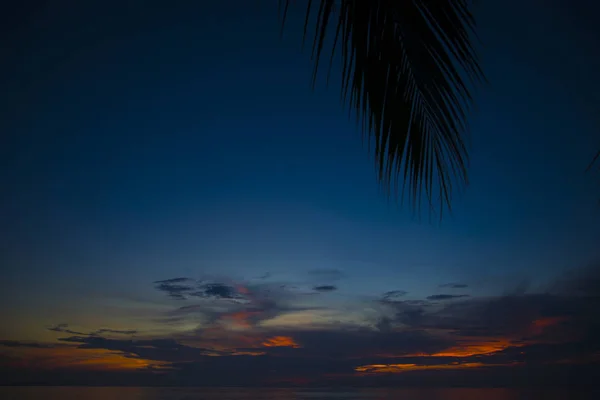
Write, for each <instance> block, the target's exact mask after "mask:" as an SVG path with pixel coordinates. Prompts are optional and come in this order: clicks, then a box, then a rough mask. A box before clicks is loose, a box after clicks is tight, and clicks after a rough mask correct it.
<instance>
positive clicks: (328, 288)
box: [313, 285, 337, 292]
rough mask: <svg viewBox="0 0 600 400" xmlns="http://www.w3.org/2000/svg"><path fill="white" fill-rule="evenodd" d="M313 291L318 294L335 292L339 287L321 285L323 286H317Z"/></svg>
mask: <svg viewBox="0 0 600 400" xmlns="http://www.w3.org/2000/svg"><path fill="white" fill-rule="evenodd" d="M313 290H315V291H317V292H333V291H334V290H337V286H333V285H321V286H315V287H314V288H313Z"/></svg>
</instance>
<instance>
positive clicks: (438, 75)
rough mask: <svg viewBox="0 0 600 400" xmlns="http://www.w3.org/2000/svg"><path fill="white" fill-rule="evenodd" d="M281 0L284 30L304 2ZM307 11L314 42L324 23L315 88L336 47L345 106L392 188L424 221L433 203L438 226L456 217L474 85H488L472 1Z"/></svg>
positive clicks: (387, 1)
mask: <svg viewBox="0 0 600 400" xmlns="http://www.w3.org/2000/svg"><path fill="white" fill-rule="evenodd" d="M279 1H280V3H279V4H280V7H281V10H282V14H283V23H282V29H283V27H284V25H285V17H286V15H287V12H288V8H289V6H290V5H291V4H292V3H294V2H293V1H291V0H279ZM315 3H318V5H317V4H315ZM304 4H306V19H305V23H304V38H306V36H307V35H308V30H309V29H308V27H309V24H310V23H311V20H313V21H314V33H313V44H312V57H313V60H314V73H313V85H314V83H315V80H316V78H317V72H318V70H319V61H320V58H321V55H322V53H323V48H324V45H325V43H327V40H328V38H329V40H332V43H333V44H332V49H331V58H330V60H329V68H330V69H331V65H332V60H333V58H334V55H337V54H341V61H342V62H341V65H342V67H341V68H342V71H341V79H342V99H343V100H344V102H345V103H346V105H347V106H348V107H349V108H350V110H352V111H355V113H356V117H357V123H358V124H359V125H360V127H361V128H362V130H363V134H366V137H367V139H368V143H369V144H370V145H373V150H374V155H375V161H376V164H377V171H378V179H379V181H380V182H381V184H382V187H383V189H384V190H385V192H386V193H387V195H392V194H393V195H394V196H397V195H398V194H400V196H401V198H402V200H404V198H405V197H406V198H408V200H409V202H410V204H411V207H412V209H413V212H416V213H420V212H421V205H422V200H423V196H424V199H425V200H426V203H425V204H427V207H428V210H429V215H430V217H431V215H432V213H437V212H438V211H439V217H440V218H441V217H442V213H443V212H444V209H448V210H449V211H451V199H452V193H453V191H454V189H455V188H456V186H459V187H464V186H465V185H466V184H467V183H468V176H467V164H468V153H467V148H466V146H465V141H464V135H465V133H466V129H467V121H466V112H467V110H468V108H469V106H470V104H471V101H472V98H471V94H470V89H469V84H470V83H474V82H477V81H480V80H481V79H483V78H484V76H483V73H482V71H481V68H480V66H479V62H478V59H477V55H476V52H475V51H474V48H473V45H472V43H471V35H472V33H473V28H474V26H475V22H474V19H473V16H472V14H471V12H470V1H468V0H341V1H339V0H338V1H334V0H321V1H318V2H313V1H312V0H307V2H306V3H304ZM332 28H333V29H332ZM328 79H329V76H328ZM370 147H371V146H370ZM400 182H401V183H402V191H401V192H400V191H399V190H398V189H399V187H398V183H400Z"/></svg>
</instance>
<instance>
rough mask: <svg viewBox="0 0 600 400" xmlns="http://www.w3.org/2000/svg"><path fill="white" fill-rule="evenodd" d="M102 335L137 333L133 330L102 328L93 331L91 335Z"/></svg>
mask: <svg viewBox="0 0 600 400" xmlns="http://www.w3.org/2000/svg"><path fill="white" fill-rule="evenodd" d="M104 333H116V334H119V335H135V334H137V333H139V331H137V330H135V329H108V328H102V329H98V330H97V331H94V332H93V333H92V335H102V334H104Z"/></svg>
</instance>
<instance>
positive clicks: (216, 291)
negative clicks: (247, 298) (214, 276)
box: [189, 283, 244, 300]
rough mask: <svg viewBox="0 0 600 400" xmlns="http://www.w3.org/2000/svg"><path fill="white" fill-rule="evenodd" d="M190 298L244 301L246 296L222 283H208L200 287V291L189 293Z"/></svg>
mask: <svg viewBox="0 0 600 400" xmlns="http://www.w3.org/2000/svg"><path fill="white" fill-rule="evenodd" d="M189 295H190V296H195V297H202V298H207V299H208V298H212V299H229V300H233V299H243V298H244V296H243V295H242V294H241V293H239V292H238V291H237V290H236V289H235V288H234V287H232V286H228V285H225V284H222V283H207V284H204V285H201V286H199V287H198V290H196V291H194V292H192V293H189Z"/></svg>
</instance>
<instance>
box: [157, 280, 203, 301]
mask: <svg viewBox="0 0 600 400" xmlns="http://www.w3.org/2000/svg"><path fill="white" fill-rule="evenodd" d="M175 279H180V278H175ZM154 287H155V288H156V290H159V291H161V292H165V293H166V294H167V295H168V296H169V297H171V298H172V299H175V300H185V299H186V296H185V295H186V294H189V293H190V292H192V291H194V289H195V288H194V286H189V285H180V284H177V283H171V282H168V281H162V282H161V281H159V282H155V286H154Z"/></svg>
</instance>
